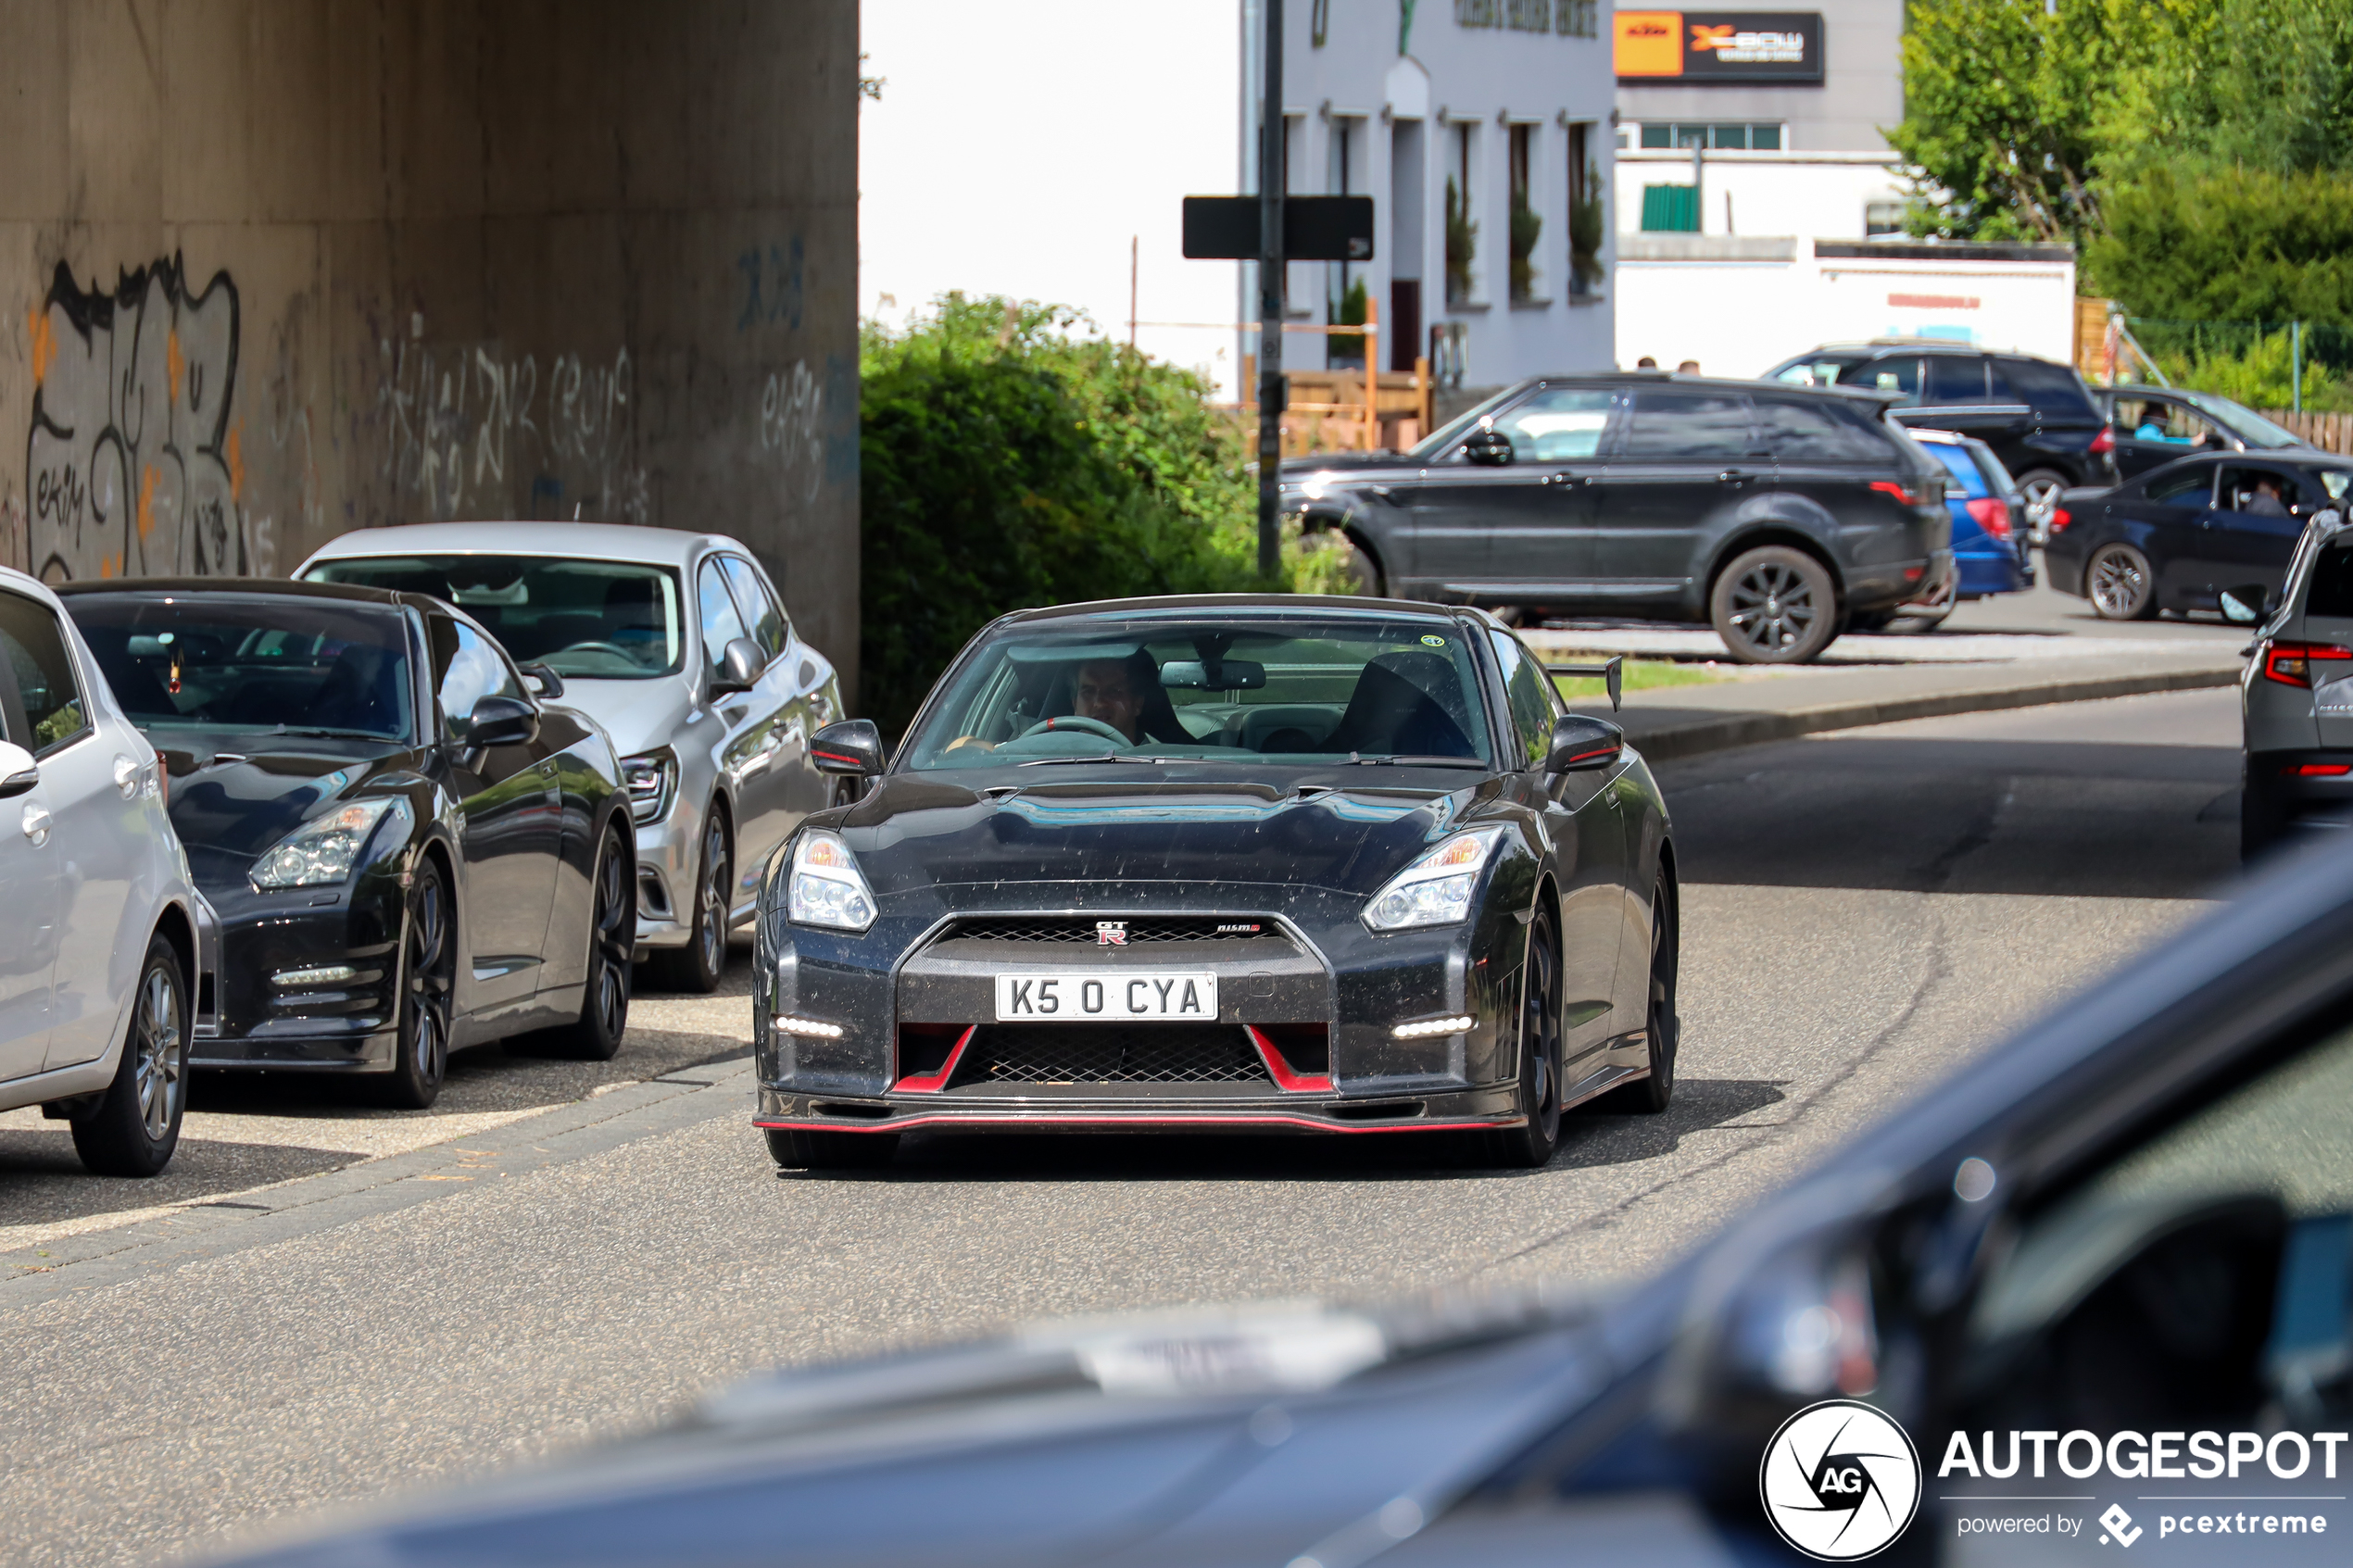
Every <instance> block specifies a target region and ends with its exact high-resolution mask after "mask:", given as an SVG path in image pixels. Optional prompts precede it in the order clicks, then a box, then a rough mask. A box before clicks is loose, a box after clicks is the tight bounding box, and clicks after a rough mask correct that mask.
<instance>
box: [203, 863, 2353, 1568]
mask: <svg viewBox="0 0 2353 1568" xmlns="http://www.w3.org/2000/svg"><path fill="white" fill-rule="evenodd" d="M2348 928H2353V844H2335V845H2333V846H2331V847H2328V848H2326V849H2325V850H2324V851H2322V852H2319V853H2316V854H2315V855H2314V856H2313V857H2312V858H2310V859H2305V860H2301V861H2297V862H2294V863H2291V864H2289V865H2287V866H2285V867H2284V868H2283V869H2282V870H2280V871H2279V872H2276V873H2274V874H2272V875H2271V876H2270V877H2268V878H2267V879H2265V880H2262V881H2260V882H2258V883H2256V884H2253V885H2251V886H2249V887H2247V888H2246V889H2245V890H2244V891H2243V892H2242V893H2241V895H2240V897H2238V899H2237V901H2236V902H2235V903H2233V904H2231V905H2229V906H2226V907H2224V908H2222V909H2221V910H2220V911H2219V912H2217V913H2214V914H2212V915H2209V916H2208V917H2207V918H2205V919H2203V920H2200V921H2198V922H2196V923H2195V924H2194V925H2192V926H2191V927H2189V928H2188V929H2186V930H2185V931H2183V932H2182V933H2181V934H2180V935H2177V936H2175V937H2173V938H2172V939H2171V940H2169V941H2167V942H2165V943H2164V944H2162V945H2161V946H2159V947H2157V948H2156V949H2155V950H2153V951H2151V952H2150V953H2148V954H2146V955H2145V957H2143V958H2142V959H2141V960H2138V961H2136V962H2133V963H2132V964H2130V965H2128V966H2126V967H2125V968H2124V969H2123V970H2122V971H2121V972H2118V973H2116V974H2115V975H2114V976H2113V977H2112V978H2110V979H2108V981H2106V982H2105V983H2103V984H2101V985H2098V986H2096V987H2095V988H2094V989H2092V990H2090V991H2088V992H2086V993H2084V994H2082V995H2081V996H2079V997H2076V998H2074V999H2073V1000H2071V1001H2070V1002H2068V1003H2067V1004H2066V1005H2064V1006H2063V1007H2062V1008H2060V1009H2059V1010H2057V1012H2055V1013H2053V1014H2052V1015H2050V1016H2049V1017H2047V1018H2045V1020H2043V1021H2042V1022H2038V1023H2036V1024H2034V1025H2032V1027H2030V1028H2028V1029H2026V1030H2025V1031H2023V1032H2022V1033H2020V1035H2017V1036H2015V1037H2014V1038H2013V1039H2011V1040H2010V1041H2008V1042H2007V1044H2005V1045H2002V1046H1999V1047H1994V1049H1992V1050H1990V1051H1987V1052H1985V1053H1984V1054H1982V1055H1981V1056H1979V1057H1977V1058H1975V1059H1973V1060H1969V1062H1968V1063H1966V1064H1965V1065H1964V1066H1963V1067H1962V1068H1961V1069H1960V1070H1959V1071H1958V1072H1957V1073H1956V1074H1955V1075H1954V1076H1953V1077H1952V1078H1950V1079H1949V1080H1947V1081H1946V1082H1945V1083H1944V1084H1943V1085H1939V1086H1937V1087H1936V1088H1934V1089H1933V1090H1931V1092H1928V1093H1925V1094H1923V1095H1921V1096H1920V1097H1919V1098H1918V1099H1916V1100H1914V1101H1913V1102H1912V1103H1911V1104H1910V1105H1909V1106H1908V1107H1907V1108H1906V1109H1905V1110H1901V1111H1900V1112H1898V1113H1897V1114H1896V1115H1894V1117H1892V1118H1890V1119H1889V1120H1887V1121H1885V1122H1884V1123H1881V1124H1880V1125H1879V1126H1878V1127H1877V1128H1875V1129H1873V1130H1871V1131H1869V1132H1868V1133H1866V1134H1864V1135H1861V1136H1860V1137H1858V1138H1856V1140H1855V1141H1854V1142H1853V1143H1852V1144H1850V1145H1849V1146H1848V1147H1847V1148H1845V1149H1843V1151H1842V1152H1840V1153H1838V1154H1836V1155H1834V1156H1833V1157H1831V1159H1830V1160H1827V1161H1826V1162H1825V1163H1823V1164H1821V1165H1820V1166H1818V1168H1817V1169H1815V1170H1814V1171H1813V1172H1812V1173H1810V1174H1808V1175H1806V1176H1805V1177H1804V1178H1802V1179H1800V1180H1799V1181H1797V1182H1796V1183H1795V1184H1794V1185H1792V1186H1790V1187H1789V1188H1788V1189H1786V1190H1785V1191H1783V1192H1781V1193H1780V1194H1779V1195H1777V1196H1775V1197H1773V1198H1769V1199H1768V1200H1767V1201H1766V1202H1764V1203H1763V1204H1762V1205H1760V1206H1759V1207H1758V1208H1757V1209H1755V1210H1753V1211H1751V1212H1749V1213H1747V1214H1744V1215H1742V1216H1740V1217H1739V1218H1738V1219H1737V1220H1736V1221H1734V1222H1733V1223H1731V1224H1730V1225H1729V1226H1728V1228H1727V1229H1726V1230H1725V1232H1724V1233H1723V1235H1722V1236H1721V1237H1720V1239H1718V1240H1717V1241H1716V1242H1714V1243H1713V1244H1712V1245H1709V1246H1707V1247H1706V1248H1704V1249H1702V1250H1701V1251H1700V1252H1698V1253H1697V1254H1696V1255H1695V1256H1693V1257H1692V1258H1690V1259H1689V1260H1688V1261H1684V1262H1683V1263H1681V1264H1680V1265H1679V1266H1677V1267H1675V1268H1673V1269H1671V1270H1669V1271H1668V1272H1667V1273H1665V1274H1664V1275H1662V1276H1660V1277H1658V1278H1656V1279H1655V1280H1653V1281H1651V1282H1650V1283H1648V1284H1644V1285H1642V1286H1638V1287H1636V1288H1634V1289H1632V1290H1630V1291H1628V1292H1626V1293H1624V1294H1621V1295H1617V1296H1616V1297H1614V1298H1579V1296H1577V1295H1576V1294H1575V1293H1573V1292H1563V1293H1560V1294H1557V1295H1554V1294H1547V1293H1544V1292H1541V1291H1538V1292H1533V1293H1528V1294H1520V1295H1512V1294H1508V1293H1488V1294H1475V1293H1474V1294H1445V1295H1441V1296H1438V1297H1434V1298H1425V1299H1421V1300H1418V1301H1414V1302H1407V1303H1399V1304H1393V1305H1389V1306H1381V1307H1365V1308H1356V1307H1347V1306H1319V1305H1315V1304H1312V1303H1292V1304H1290V1305H1275V1306H1269V1307H1265V1308H1260V1309H1256V1310H1238V1311H1223V1312H1207V1311H1204V1312H1195V1313H1189V1314H1186V1313H1178V1314H1167V1315H1162V1316H1158V1317H1154V1316H1148V1315H1147V1316H1138V1317H1134V1318H1126V1319H1122V1318H1109V1319H1102V1320H1096V1321H1091V1322H1075V1323H1052V1324H1046V1325H1042V1326H1039V1327H1037V1328H1032V1329H1028V1330H1023V1331H1019V1332H1015V1333H1013V1334H1009V1335H1007V1336H1003V1337H1001V1338H998V1339H994V1340H989V1341H985V1342H982V1343H978V1344H971V1345H963V1346H955V1347H950V1348H941V1349H933V1350H927V1351H921V1352H916V1353H912V1354H906V1355H898V1356H886V1357H881V1358H878V1359H875V1360H873V1361H865V1362H861V1363H856V1364H852V1365H848V1366H839V1367H824V1368H815V1369H811V1370H806V1371H797V1372H789V1373H781V1374H775V1375H774V1376H772V1377H769V1378H766V1379H763V1380H761V1381H758V1382H754V1383H751V1384H749V1385H747V1386H742V1387H739V1388H736V1389H735V1390H733V1391H732V1392H728V1393H724V1394H722V1395H720V1396H719V1397H717V1398H715V1399H711V1400H710V1401H708V1402H707V1403H706V1404H704V1405H703V1406H702V1408H701V1409H700V1410H698V1411H696V1412H694V1413H693V1414H692V1415H690V1416H688V1417H687V1418H686V1419H685V1420H682V1421H680V1422H678V1423H676V1424H673V1425H671V1426H670V1427H668V1428H666V1429H664V1430H661V1431H658V1432H656V1433H654V1434H652V1435H650V1436H644V1437H642V1438H637V1439H634V1440H631V1441H626V1442H623V1443H620V1444H617V1445H613V1446H610V1447H607V1448H604V1449H598V1450H596V1451H592V1452H590V1453H587V1454H585V1455H581V1456H578V1457H576V1458H573V1459H572V1460H569V1461H560V1462H557V1463H554V1464H551V1465H548V1466H546V1467H544V1468H540V1469H535V1470H526V1471H521V1472H518V1473H516V1474H513V1475H511V1476H510V1477H507V1478H504V1479H499V1480H495V1481H492V1482H489V1483H487V1484H484V1485H478V1486H473V1487H471V1488H469V1489H466V1490H462V1491H459V1492H456V1493H452V1494H447V1495H445V1496H443V1497H441V1498H438V1499H406V1500H404V1501H402V1502H401V1503H399V1504H397V1505H396V1507H394V1508H392V1509H390V1510H386V1511H383V1512H380V1513H379V1514H378V1516H377V1518H376V1520H375V1521H374V1522H372V1523H362V1524H353V1525H348V1526H346V1528H345V1529H344V1530H343V1531H342V1532H341V1533H337V1534H333V1535H328V1536H325V1537H318V1538H315V1539H313V1540H312V1541H311V1542H309V1543H308V1544H289V1545H286V1546H284V1547H282V1548H280V1549H275V1550H271V1551H266V1552H263V1553H261V1554H259V1555H257V1556H253V1557H249V1558H246V1559H245V1560H244V1561H245V1562H248V1563H254V1564H259V1563H269V1564H272V1565H274V1568H296V1565H297V1564H299V1565H306V1568H307V1565H310V1564H319V1565H321V1568H323V1565H325V1564H331V1563H333V1564H341V1563H353V1562H365V1563H370V1564H374V1565H382V1568H391V1565H396V1564H419V1565H422V1564H427V1563H434V1564H438V1563H446V1562H465V1563H468V1564H474V1565H479V1568H488V1565H493V1564H514V1565H521V1564H541V1563H545V1564H551V1565H552V1564H563V1565H565V1568H576V1565H580V1564H594V1565H598V1568H621V1565H624V1564H627V1565H631V1568H636V1565H646V1568H651V1565H653V1564H657V1563H659V1564H665V1565H670V1568H720V1565H723V1564H724V1565H729V1568H732V1565H735V1564H742V1563H750V1562H779V1563H793V1564H801V1565H807V1568H817V1565H824V1568H853V1565H855V1568H881V1565H885V1564H889V1565H893V1568H899V1565H912V1564H917V1563H929V1562H948V1561H953V1562H988V1563H1000V1562H1001V1563H1028V1562H1054V1563H1069V1564H1102V1565H1119V1568H1146V1565H1151V1568H1164V1565H1165V1568H1175V1565H1178V1564H1238V1565H1239V1564H1286V1563H1289V1564H1303V1563H1310V1562H1313V1563H1316V1564H1324V1565H1332V1568H1340V1565H1349V1568H1353V1565H1357V1564H1363V1563H1367V1562H1378V1563H1381V1564H1383V1565H1384V1568H1405V1565H1414V1568H1421V1565H1425V1564H1428V1565H1433V1568H1434V1565H1438V1564H1462V1563H1478V1564H1482V1565H1493V1568H1519V1565H1523V1564H1524V1565H1527V1568H1536V1565H1538V1564H1546V1565H1556V1564H1564V1563H1566V1564H1574V1565H1585V1564H1592V1565H1594V1568H1603V1565H1607V1568H1617V1565H1619V1564H1623V1563H1627V1562H1642V1563H1663V1564H1678V1565H1681V1564H1689V1565H1692V1568H1699V1565H1708V1568H1718V1565H1730V1564H1735V1563H1757V1562H1802V1561H1806V1557H1801V1556H1800V1555H1799V1553H1800V1552H1801V1551H1803V1552H1805V1553H1806V1554H1807V1557H1811V1558H1812V1559H1815V1560H1832V1561H1835V1560H1841V1559H1847V1560H1851V1559H1854V1558H1858V1557H1862V1556H1865V1555H1868V1554H1869V1549H1872V1548H1874V1547H1885V1548H1887V1549H1889V1556H1888V1559H1887V1560H1888V1561H1891V1562H1939V1563H1956V1564H1980V1563H1982V1564H1995V1563H2002V1564H2010V1563H2019V1562H2027V1563H2043V1562H2050V1563H2057V1562H2082V1561H2084V1560H2085V1558H2086V1557H2087V1556H2090V1555H2095V1554H2096V1552H2097V1547H2096V1546H2095V1541H2101V1540H2107V1541H2118V1540H2120V1541H2122V1542H2125V1543H2127V1544H2129V1543H2131V1542H2134V1541H2138V1542H2140V1543H2141V1549H2139V1550H2138V1551H2137V1552H2136V1553H2135V1554H2134V1560H2137V1559H2140V1558H2153V1559H2155V1560H2156V1561H2158V1562H2210V1561H2214V1560H2215V1557H2216V1555H2217V1554H2216V1553H2215V1552H2214V1550H2213V1548H2214V1547H2215V1545H2216V1543H2214V1542H2213V1541H2211V1540H2210V1539H2206V1538H2203V1537H2208V1536H2210V1535H2211V1534H2212V1533H2213V1532H2214V1529H2215V1526H2216V1524H2217V1522H2218V1521H2219V1520H2229V1521H2231V1523H2230V1524H2223V1525H2222V1526H2221V1527H2222V1528H2223V1529H2226V1530H2229V1531H2231V1532H2232V1533H2233V1534H2238V1535H2243V1534H2246V1533H2250V1532H2251V1533H2254V1534H2259V1535H2261V1536H2262V1537H2264V1538H2263V1539H2262V1541H2261V1542H2260V1543H2259V1549H2258V1548H2257V1547H2255V1546H2250V1545H2243V1544H2241V1543H2235V1542H2234V1543H2231V1544H2232V1546H2233V1548H2234V1550H2233V1557H2232V1560H2233V1561H2242V1560H2243V1561H2247V1562H2264V1563H2271V1562H2280V1563H2291V1564H2298V1565H2302V1564H2319V1563H2334V1562H2341V1561H2343V1557H2344V1551H2345V1544H2344V1537H2345V1535H2346V1532H2347V1530H2348V1529H2353V1509H2348V1508H2347V1505H2346V1503H2345V1500H2344V1497H2343V1494H2344V1493H2345V1492H2346V1490H2347V1485H2346V1481H2347V1465H2348V1464H2353V1442H2348V1438H2347V1428H2348V1424H2353V1341H2349V1340H2348V1327H2347V1325H2348V1321H2353V1289H2349V1286H2353V1178H2348V1175H2347V1171H2348V1164H2347V1160H2346V1158H2345V1151H2346V1147H2347V1128H2348V1127H2353V943H2348V942H2347V940H2346V935H2345V934H2346V932H2347V929H2348ZM1841 1430H1847V1431H1862V1430H1869V1431H1871V1432H1873V1433H1874V1434H1875V1436H1876V1438H1877V1439H1878V1440H1874V1441H1868V1442H1866V1441H1857V1440H1854V1439H1851V1438H1849V1439H1846V1440H1845V1441H1844V1446H1843V1447H1842V1446H1841V1442H1842V1438H1841V1436H1840V1435H1839V1434H1840V1432H1841ZM1793 1433H1794V1434H1797V1435H1798V1436H1804V1437H1806V1440H1805V1441H1803V1442H1800V1441H1797V1440H1795V1439H1794V1438H1793V1436H1792V1434H1793ZM1809 1434H1810V1435H1809ZM2152 1468H2153V1469H2154V1474H2152ZM2020 1494H2024V1497H2023V1499H2021V1498H2020ZM2152 1494H2154V1495H2152ZM2201 1521H2202V1523H2201ZM2184 1533H2187V1534H2192V1535H2197V1536H2200V1537H2201V1538H2200V1539H2199V1540H2198V1541H2196V1543H2194V1544H2193V1543H2185V1542H2183V1541H2178V1540H2175V1539H2173V1537H2175V1536H2177V1535H2181V1534H2184ZM2201 1549H2202V1550H2201Z"/></svg>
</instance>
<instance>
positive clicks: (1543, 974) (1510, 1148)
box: [1487, 909, 1561, 1169]
mask: <svg viewBox="0 0 2353 1568" xmlns="http://www.w3.org/2000/svg"><path fill="white" fill-rule="evenodd" d="M1518 1037H1519V1038H1518V1044H1519V1094H1518V1096H1517V1106H1518V1110H1519V1112H1520V1114H1521V1115H1523V1116H1525V1117H1526V1118H1527V1121H1526V1122H1525V1123H1523V1124H1521V1125H1520V1126H1517V1127H1499V1128H1497V1129H1495V1130H1494V1131H1493V1132H1491V1133H1489V1134H1488V1135H1487V1144H1488V1148H1487V1163H1489V1164H1491V1165H1497V1166H1502V1167H1505V1168H1508V1169H1529V1168H1532V1167H1535V1166H1540V1165H1542V1164H1544V1163H1546V1162H1547V1161H1548V1160H1551V1159H1552V1158H1553V1153H1554V1150H1556V1149H1557V1148H1560V1141H1561V950H1560V939H1559V937H1558V936H1557V935H1554V928H1553V917H1552V912H1551V911H1550V910H1548V909H1539V910H1538V911H1537V912H1536V918H1535V919H1534V920H1532V921H1530V922H1529V925H1528V958H1527V960H1526V961H1525V963H1524V964H1523V966H1522V968H1521V972H1520V990H1519V1029H1518Z"/></svg>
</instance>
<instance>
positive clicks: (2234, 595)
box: [2222, 583, 2271, 626]
mask: <svg viewBox="0 0 2353 1568" xmlns="http://www.w3.org/2000/svg"><path fill="white" fill-rule="evenodd" d="M2270 613H2271V590H2270V589H2268V588H2266V587H2264V586H2263V584H2262V583H2247V584H2246V586H2244V587H2239V588H2225V589H2223V590H2222V619H2223V620H2225V621H2229V622H2230V623H2231V624H2232V625H2233V626H2253V625H2257V624H2259V622H2260V621H2262V620H2263V618H2264V617H2265V616H2266V615H2268V614H2270Z"/></svg>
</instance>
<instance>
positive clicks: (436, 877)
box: [377, 855, 458, 1110]
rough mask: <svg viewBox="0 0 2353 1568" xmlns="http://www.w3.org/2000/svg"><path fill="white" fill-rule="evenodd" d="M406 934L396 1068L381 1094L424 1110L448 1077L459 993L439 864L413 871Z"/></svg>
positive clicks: (451, 921) (453, 929)
mask: <svg viewBox="0 0 2353 1568" xmlns="http://www.w3.org/2000/svg"><path fill="white" fill-rule="evenodd" d="M406 924H407V926H408V930H407V933H406V934H405V935H403V936H402V938H401V951H400V1032H399V1038H398V1039H397V1040H396V1042H395V1045H394V1052H393V1062H392V1071H391V1072H390V1073H387V1074H385V1075H384V1079H383V1080H382V1081H381V1083H380V1084H379V1085H378V1086H377V1096H378V1098H380V1099H381V1100H382V1101H383V1102H384V1104H386V1105H389V1106H394V1107H396V1108H397V1109H399V1110H424V1109H425V1108H426V1107H427V1106H429V1105H431V1104H432V1103H433V1102H434V1099H436V1098H439V1096H440V1094H441V1085H442V1080H444V1079H445V1078H447V1076H448V1075H449V1024H450V1015H451V1011H452V1009H453V1007H454V1004H455V1002H456V999H457V997H456V993H457V974H458V934H457V921H456V919H455V913H454V911H453V910H452V909H451V907H450V899H449V885H448V884H447V883H446V882H444V881H443V880H442V875H441V862H440V861H438V860H435V859H434V858H433V857H432V856H430V855H425V856H421V857H419V858H418V860H417V865H416V869H415V870H414V871H412V872H409V909H408V920H407V922H406Z"/></svg>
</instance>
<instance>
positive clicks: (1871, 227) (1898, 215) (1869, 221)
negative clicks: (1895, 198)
mask: <svg viewBox="0 0 2353 1568" xmlns="http://www.w3.org/2000/svg"><path fill="white" fill-rule="evenodd" d="M1902 232H1904V204H1903V203H1902V202H1865V203H1864V204H1863V233H1864V236H1865V237H1866V238H1869V237H1870V236H1872V235H1875V234H1900V233H1902Z"/></svg>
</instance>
